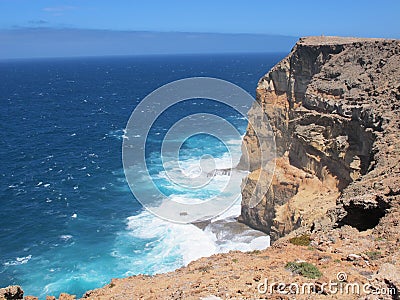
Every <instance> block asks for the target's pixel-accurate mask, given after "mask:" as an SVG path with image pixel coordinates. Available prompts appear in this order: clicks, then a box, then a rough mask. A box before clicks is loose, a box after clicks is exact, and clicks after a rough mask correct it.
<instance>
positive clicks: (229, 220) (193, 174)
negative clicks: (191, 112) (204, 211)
mask: <svg viewBox="0 0 400 300" xmlns="http://www.w3.org/2000/svg"><path fill="white" fill-rule="evenodd" d="M227 145H228V147H229V148H230V150H231V153H225V154H224V155H222V156H219V157H216V158H206V159H210V160H212V161H213V168H214V169H231V168H234V167H235V166H236V164H237V163H238V162H239V159H240V156H241V149H240V147H241V140H229V141H228V142H227ZM203 163H204V162H203ZM206 165H207V164H206ZM201 167H204V165H201V164H200V160H199V158H193V157H186V158H185V159H182V160H181V161H180V162H179V163H177V162H176V161H173V160H172V159H170V160H168V158H165V159H164V168H165V170H164V171H162V172H159V173H158V174H157V175H156V176H153V178H154V179H157V180H159V181H161V182H162V186H163V188H166V189H167V190H168V191H169V192H170V194H169V196H168V200H172V201H173V202H178V203H185V204H187V203H190V204H196V203H202V202H204V201H208V200H209V198H210V197H211V198H214V199H217V200H218V201H216V202H215V203H216V205H215V206H210V207H211V208H212V209H211V211H212V213H211V215H212V216H213V215H214V214H215V213H216V212H217V213H219V214H218V215H217V216H216V217H214V218H213V219H212V220H210V221H209V223H208V225H206V226H205V227H204V225H203V226H201V228H202V229H200V228H199V227H197V226H196V225H193V224H185V225H183V224H176V223H172V222H168V221H165V220H162V219H160V218H158V217H156V216H154V215H153V214H151V213H149V212H148V211H143V212H141V213H139V214H138V215H136V216H132V217H129V218H128V225H127V230H128V232H129V235H130V236H131V237H133V238H136V239H145V240H149V242H148V243H147V244H146V245H145V248H146V249H145V251H149V253H148V255H147V257H146V260H151V261H152V262H153V263H155V264H156V266H157V269H156V270H155V272H165V271H170V270H171V266H170V265H169V266H167V265H163V262H164V261H165V259H166V258H168V257H170V258H171V257H174V258H175V259H178V257H180V259H181V264H184V265H186V264H188V263H189V262H191V261H193V260H196V259H198V258H200V257H206V256H210V255H212V254H215V253H222V252H228V251H231V250H241V251H253V250H260V249H264V248H266V247H268V246H269V243H270V242H269V236H267V235H266V234H264V233H261V232H259V231H256V230H253V229H250V228H249V227H247V226H245V225H244V224H239V223H238V222H237V221H236V217H237V216H239V215H240V211H241V205H240V200H241V196H240V185H241V181H242V178H243V177H244V176H245V175H246V174H247V172H241V171H237V170H235V169H232V170H231V171H230V172H229V174H225V175H224V174H221V173H218V172H217V173H215V174H213V176H212V178H207V173H208V172H210V171H212V170H213V169H211V170H204V169H202V168H201ZM182 174H184V175H186V176H187V177H186V179H183V180H181V181H180V183H182V184H183V185H186V184H190V183H192V184H193V182H195V181H196V180H204V179H207V180H208V181H207V184H206V185H205V186H204V187H201V188H198V189H196V188H195V189H187V188H185V186H180V185H176V184H174V183H172V182H171V178H172V179H173V178H175V177H176V178H178V177H179V176H181V177H182ZM137 175H138V180H139V181H140V173H137ZM229 181H230V184H229V185H228V182H229ZM143 183H144V185H143V188H145V181H143ZM138 184H140V183H138ZM232 195H237V197H236V198H232ZM150 196H151V195H149V197H150ZM227 199H229V200H230V199H236V200H235V201H234V202H230V203H229V204H230V206H229V207H226V203H228V202H226V201H227ZM224 201H225V202H224ZM219 203H223V206H218V205H219ZM155 205H156V208H152V209H154V211H155V212H157V211H160V212H161V211H162V212H163V214H162V215H165V214H167V215H168V211H170V214H171V215H173V214H174V213H175V214H176V213H179V212H176V206H174V205H173V204H172V203H171V201H164V202H161V203H158V202H155ZM174 209H175V211H174ZM199 215H201V214H199ZM135 253H136V252H135ZM114 255H121V254H120V253H119V252H118V251H117V252H116V253H114ZM156 262H158V264H157V263H156ZM174 266H175V268H176V267H179V266H180V265H179V263H177V264H175V265H174ZM127 275H131V274H127Z"/></svg>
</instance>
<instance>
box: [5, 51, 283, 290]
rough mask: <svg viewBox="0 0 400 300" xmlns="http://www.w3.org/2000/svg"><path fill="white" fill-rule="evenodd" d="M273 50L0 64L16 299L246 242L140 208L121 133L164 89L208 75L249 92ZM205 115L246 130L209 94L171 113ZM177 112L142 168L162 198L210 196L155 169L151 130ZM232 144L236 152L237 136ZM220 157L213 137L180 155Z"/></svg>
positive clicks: (8, 240) (96, 283)
mask: <svg viewBox="0 0 400 300" xmlns="http://www.w3.org/2000/svg"><path fill="white" fill-rule="evenodd" d="M282 56H283V55H280V54H251V55H245V54H241V55H216V56H212V55H198V56H163V57H161V56H154V57H119V58H118V57H114V58H112V57H110V58H90V59H89V58H88V59H84V58H79V59H52V60H25V61H2V62H0V101H1V106H0V120H1V122H0V126H1V128H0V129H1V130H0V143H1V144H0V156H1V165H0V178H1V181H0V201H1V206H2V209H1V210H0V286H7V285H10V284H18V285H21V286H22V287H23V289H24V290H25V294H31V295H32V294H33V295H37V296H41V297H44V296H45V295H56V296H58V294H59V293H60V292H68V293H71V294H77V295H78V296H81V295H82V294H83V293H84V292H85V291H87V290H89V289H93V288H97V287H101V286H102V285H104V284H107V283H108V282H109V281H110V280H111V278H114V277H124V276H128V275H134V274H139V273H145V274H155V273H159V272H166V271H170V270H174V269H176V268H178V267H180V266H182V265H184V264H186V263H188V262H189V261H191V260H193V259H195V258H198V257H201V256H205V255H210V254H212V253H215V252H221V251H228V250H230V249H243V250H246V249H248V248H249V247H250V246H252V245H253V244H254V243H253V244H252V241H250V240H248V239H247V240H246V239H238V240H234V239H232V237H231V238H230V240H229V241H228V240H227V239H226V240H225V241H224V242H223V241H222V240H221V239H219V240H218V237H216V236H215V233H213V231H212V230H211V229H209V230H201V229H199V228H198V227H196V226H193V225H178V224H173V223H168V222H165V221H162V220H161V219H159V218H157V217H155V216H153V215H152V214H150V213H149V212H147V211H146V210H144V209H143V208H142V206H141V204H140V203H139V202H138V201H137V200H136V199H135V198H134V196H133V195H132V193H131V192H130V190H129V187H128V185H127V183H126V179H125V175H124V172H123V168H122V160H121V147H122V140H123V135H124V128H125V126H126V123H127V121H128V119H129V116H130V114H131V112H132V111H133V109H134V108H135V106H136V105H137V104H138V103H139V101H141V100H142V99H143V98H144V97H145V96H146V95H147V94H149V93H150V92H152V91H153V90H154V89H156V88H158V87H160V86H162V85H163V84H166V83H168V82H171V81H173V80H177V79H182V78H186V77H192V76H210V77H217V78H221V79H224V80H228V81H231V82H233V83H235V84H237V85H238V86H240V87H242V88H243V89H245V90H247V91H248V92H249V93H251V94H253V95H254V91H255V87H256V84H257V81H258V79H259V78H260V77H261V76H262V75H263V74H264V73H265V72H266V71H267V70H268V69H269V68H270V67H271V66H272V65H274V64H275V63H276V62H277V61H278V60H279V59H280V58H281V57H282ZM196 101H197V102H196ZM207 110H209V111H218V113H219V115H220V116H222V117H223V118H226V119H229V120H230V122H231V123H232V124H234V125H235V127H236V128H237V129H238V130H239V131H240V132H241V133H244V131H245V128H246V125H247V124H246V120H244V119H243V118H241V117H240V116H239V115H237V114H235V112H233V111H230V110H229V109H227V108H224V107H215V103H213V102H212V101H207V100H204V101H201V102H199V101H198V99H197V100H194V101H191V102H190V101H189V102H188V103H187V104H184V105H183V106H182V107H181V112H177V111H175V112H174V114H172V116H174V118H177V117H178V118H179V117H181V113H183V114H184V113H186V114H190V113H194V112H199V111H201V112H204V111H207ZM174 118H172V119H169V118H164V119H163V118H161V119H160V120H159V121H158V122H156V123H155V124H154V128H152V131H151V134H150V136H149V139H148V151H147V153H146V159H147V161H148V167H149V170H150V172H151V173H152V175H153V178H154V180H155V181H156V182H158V185H159V186H160V187H161V188H162V189H163V192H165V193H166V194H167V195H169V196H171V197H186V198H190V197H197V198H203V199H206V198H207V197H210V196H212V195H214V194H215V192H216V191H215V190H213V189H212V188H211V189H209V190H207V191H203V192H204V193H203V194H201V195H199V194H187V193H184V192H182V191H180V190H179V189H176V187H174V186H171V185H169V184H168V181H167V179H166V178H165V176H164V174H163V168H162V166H161V160H160V155H159V151H160V150H159V149H160V148H159V147H160V145H159V143H160V138H159V136H158V135H157V132H163V131H165V129H167V128H168V127H169V126H171V124H172V123H173V122H174ZM231 143H232V146H233V147H234V149H236V153H234V155H235V156H236V157H237V158H238V157H239V156H240V140H237V139H236V140H232V141H231ZM199 149H202V150H201V151H199ZM226 152H227V148H226V146H225V145H224V144H222V143H221V142H220V141H219V140H217V139H214V138H212V137H210V136H208V137H207V136H197V137H196V136H195V137H193V138H191V139H188V140H187V141H186V142H185V144H184V145H183V147H182V151H181V153H180V158H181V159H182V161H183V162H184V163H186V166H187V167H188V168H189V169H190V168H191V166H192V164H194V163H196V162H197V160H198V158H199V157H201V156H202V155H204V154H209V155H212V156H214V157H215V158H217V159H218V161H219V163H220V164H221V165H224V164H225V163H226V161H225V158H226ZM138 180H139V181H140V178H138ZM145 185H146V183H145V182H144V183H143V188H145V187H146V186H145ZM237 188H238V189H239V188H240V187H239V186H238V187H237ZM237 208H238V206H236V209H237ZM239 208H240V207H239ZM262 241H264V240H262ZM253 246H254V247H256V246H257V245H255V244H254V245H253Z"/></svg>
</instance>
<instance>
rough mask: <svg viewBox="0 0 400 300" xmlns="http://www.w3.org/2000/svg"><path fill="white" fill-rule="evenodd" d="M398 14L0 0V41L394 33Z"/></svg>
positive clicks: (370, 5)
mask: <svg viewBox="0 0 400 300" xmlns="http://www.w3.org/2000/svg"><path fill="white" fill-rule="evenodd" d="M399 14H400V1H397V0H391V1H389V0H381V1H368V0H364V1H359V0H353V1H351V0H347V1H343V0H335V1H307V0H303V1H298V0H296V1H295V0H291V1H289V0H275V1H267V0H264V1H260V0H259V1H254V0H240V1H239V0H230V1H227V0H201V1H199V0H196V1H193V0H142V1H136V0H118V1H111V0H57V1H56V0H0V43H2V44H4V43H5V42H7V41H9V42H10V45H9V46H10V47H11V48H10V47H9V49H12V47H18V41H17V40H16V38H12V39H11V40H10V30H14V31H18V30H19V31H20V32H21V31H23V30H26V29H28V28H46V29H48V28H51V29H58V30H61V29H62V30H65V29H75V31H74V34H75V37H76V38H79V35H80V34H79V30H76V29H84V31H85V34H87V29H90V30H93V31H94V32H95V31H97V33H98V32H99V31H98V30H111V31H157V32H160V31H161V32H194V33H196V32H201V33H224V34H238V33H249V34H268V35H284V36H293V37H299V36H307V35H321V34H324V35H341V36H364V37H388V38H400V31H399V28H400V18H399V17H398V16H399ZM4 32H6V33H7V36H8V38H4V36H2V35H4ZM28 33H31V31H29V30H27V33H26V35H25V37H24V38H25V41H26V39H32V43H34V38H35V36H34V35H31V36H30V35H29V34H28ZM40 34H41V33H40V32H39V31H36V35H40ZM239 40H240V38H239V39H238V41H239ZM71 41H72V40H71ZM13 43H16V44H15V45H14V44H13ZM11 44H13V45H11ZM178 44H179V43H178ZM178 46H179V45H178ZM250 46H251V45H249V47H250ZM250 48H251V47H250ZM250 48H249V51H251V49H250ZM44 54H46V53H44ZM1 56H3V57H4V55H2V54H1V53H0V57H1ZM44 56H45V55H44Z"/></svg>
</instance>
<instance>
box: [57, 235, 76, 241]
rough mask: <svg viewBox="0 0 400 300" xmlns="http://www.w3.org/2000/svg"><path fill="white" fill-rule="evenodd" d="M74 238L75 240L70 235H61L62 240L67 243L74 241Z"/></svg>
mask: <svg viewBox="0 0 400 300" xmlns="http://www.w3.org/2000/svg"><path fill="white" fill-rule="evenodd" d="M72 238H73V236H72V235H70V234H63V235H60V239H61V240H63V241H65V242H67V241H69V240H70V239H72Z"/></svg>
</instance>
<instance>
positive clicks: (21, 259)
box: [4, 255, 32, 266]
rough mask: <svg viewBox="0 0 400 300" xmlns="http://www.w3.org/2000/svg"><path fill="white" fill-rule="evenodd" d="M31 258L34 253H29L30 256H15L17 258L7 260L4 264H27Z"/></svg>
mask: <svg viewBox="0 0 400 300" xmlns="http://www.w3.org/2000/svg"><path fill="white" fill-rule="evenodd" d="M31 258H32V255H28V256H24V257H17V258H15V260H12V261H8V262H5V263H4V266H18V265H23V264H26V263H27V262H28V261H29V260H30V259H31Z"/></svg>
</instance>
